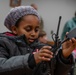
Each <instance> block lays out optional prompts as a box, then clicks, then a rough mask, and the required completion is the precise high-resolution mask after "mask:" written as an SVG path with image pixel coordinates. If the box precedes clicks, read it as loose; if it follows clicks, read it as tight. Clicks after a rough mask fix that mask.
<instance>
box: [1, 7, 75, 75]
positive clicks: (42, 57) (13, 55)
mask: <svg viewBox="0 0 76 75" xmlns="http://www.w3.org/2000/svg"><path fill="white" fill-rule="evenodd" d="M4 25H5V26H6V27H7V28H8V29H9V30H10V31H11V32H6V33H2V34H0V75H67V73H68V71H69V70H70V68H71V66H72V64H73V63H74V62H73V57H72V55H71V53H72V51H73V50H74V48H75V47H76V40H75V39H74V38H72V39H71V40H70V41H67V42H65V43H64V44H63V45H62V50H60V51H59V52H58V54H57V55H56V56H55V58H54V59H55V60H54V62H55V61H56V63H53V64H54V66H53V64H52V65H51V62H52V59H53V52H51V48H52V47H51V46H42V47H41V48H40V47H39V46H41V43H39V42H38V36H39V31H40V16H39V14H38V12H37V11H36V10H35V9H34V8H33V7H31V6H19V7H15V8H13V9H12V10H11V11H10V12H9V13H8V15H7V16H6V18H5V21H4ZM67 43H68V44H67Z"/></svg>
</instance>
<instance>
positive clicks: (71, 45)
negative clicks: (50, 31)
mask: <svg viewBox="0 0 76 75" xmlns="http://www.w3.org/2000/svg"><path fill="white" fill-rule="evenodd" d="M75 48H76V39H75V38H72V39H71V40H68V41H66V42H64V43H63V44H62V54H63V56H64V57H65V58H67V57H68V56H69V55H70V54H71V53H72V51H73V50H74V49H75Z"/></svg>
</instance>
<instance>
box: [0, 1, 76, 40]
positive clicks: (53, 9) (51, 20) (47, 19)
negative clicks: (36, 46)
mask: <svg viewBox="0 0 76 75" xmlns="http://www.w3.org/2000/svg"><path fill="white" fill-rule="evenodd" d="M10 1H11V0H0V33H1V32H5V31H8V30H7V28H6V27H5V26H4V19H5V16H6V15H7V13H8V12H9V11H10V9H11V8H13V7H11V6H10ZM32 3H35V4H36V5H37V6H38V12H39V13H40V15H41V17H42V18H43V21H44V30H45V31H46V33H47V36H48V39H49V40H52V38H51V33H56V31H57V26H58V21H59V16H62V19H61V23H60V28H59V37H61V33H62V30H63V27H64V24H65V22H66V21H67V20H69V19H71V18H72V17H73V16H74V12H75V11H76V0H21V4H20V5H31V4H32Z"/></svg>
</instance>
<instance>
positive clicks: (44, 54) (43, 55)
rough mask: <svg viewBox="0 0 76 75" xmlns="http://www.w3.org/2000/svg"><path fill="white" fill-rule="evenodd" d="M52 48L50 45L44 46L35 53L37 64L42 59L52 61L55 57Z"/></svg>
mask: <svg viewBox="0 0 76 75" xmlns="http://www.w3.org/2000/svg"><path fill="white" fill-rule="evenodd" d="M50 49H51V47H50V46H44V47H42V48H41V49H40V50H39V51H38V52H36V53H35V54H34V58H35V61H36V64H37V63H39V62H41V61H50V59H51V58H52V57H53V53H52V52H51V50H50Z"/></svg>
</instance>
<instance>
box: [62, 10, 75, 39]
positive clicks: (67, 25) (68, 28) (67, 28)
mask: <svg viewBox="0 0 76 75" xmlns="http://www.w3.org/2000/svg"><path fill="white" fill-rule="evenodd" d="M75 27H76V11H75V14H74V17H73V18H72V19H70V20H68V21H67V22H66V23H65V25H64V28H63V31H62V34H61V40H63V39H64V37H65V35H66V32H69V31H71V30H72V29H74V28H75Z"/></svg>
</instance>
